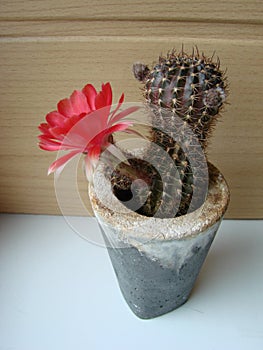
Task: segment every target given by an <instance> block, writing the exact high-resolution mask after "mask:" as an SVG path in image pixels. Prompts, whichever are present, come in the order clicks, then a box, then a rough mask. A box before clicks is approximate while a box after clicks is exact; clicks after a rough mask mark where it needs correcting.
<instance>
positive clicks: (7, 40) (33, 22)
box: [0, 0, 263, 218]
mask: <svg viewBox="0 0 263 350" xmlns="http://www.w3.org/2000/svg"><path fill="white" fill-rule="evenodd" d="M262 15H263V2H262V0H246V1H244V0H223V1H218V0H210V1H208V0H203V1H194V0H188V1H184V2H182V1H179V0H174V1H173V0H167V1H161V0H158V1H157V0H151V1H150V0H144V1H137V0H135V1H123V0H100V1H97V0H89V1H85V0H81V1H80V0H75V1H72V0H57V1H53V0H46V1H43V0H41V1H40V0H25V1H22V0H1V1H0V50H1V51H0V52H1V53H0V79H1V92H0V133H1V134H0V136H1V151H0V156H1V173H0V187H1V192H0V200H1V208H0V210H1V211H2V212H17V213H46V214H60V208H59V206H58V204H57V201H56V196H55V191H54V185H53V177H52V176H50V177H47V176H46V173H47V168H48V166H49V164H50V163H51V162H52V161H53V160H54V159H55V156H56V154H55V153H51V152H50V153H49V152H44V151H40V150H39V149H38V147H37V135H38V130H37V126H38V124H39V123H40V122H42V121H43V120H44V117H45V115H46V113H47V112H49V111H51V110H54V109H55V108H56V103H57V102H58V101H59V100H60V99H62V98H64V97H67V96H69V95H70V93H71V92H72V91H73V90H74V89H80V88H82V86H84V84H86V83H87V82H90V83H92V84H94V85H95V86H96V87H97V88H99V87H100V84H101V83H102V82H106V81H110V82H111V83H112V85H113V88H114V96H115V102H116V101H117V98H118V97H119V95H120V93H121V92H122V91H125V93H126V101H141V100H142V98H141V96H140V89H139V84H138V83H137V82H136V81H135V80H134V78H133V77H132V74H131V66H132V63H133V62H135V61H138V60H140V61H144V62H146V63H150V64H151V63H152V62H154V61H155V60H156V59H157V58H158V55H159V53H161V52H163V53H166V51H167V50H169V49H171V48H178V49H180V48H181V45H182V43H184V47H185V51H188V50H189V51H191V50H192V47H193V45H198V47H199V49H200V50H201V51H204V52H205V53H206V54H207V55H211V54H212V53H213V51H214V50H216V54H217V55H218V56H219V57H220V59H221V63H222V67H223V68H227V69H228V77H229V82H230V92H231V93H230V96H229V102H230V105H228V106H227V108H226V111H225V113H224V115H223V117H222V119H221V120H222V122H221V123H219V124H218V126H217V129H216V131H215V134H214V138H213V140H212V142H211V145H210V150H209V156H210V160H211V161H212V162H214V163H215V164H216V165H217V166H218V167H219V168H220V170H221V171H222V172H223V173H224V175H225V177H226V179H227V181H228V182H229V185H230V188H231V195H232V196H231V204H230V207H229V210H228V212H227V217H228V218H262V217H263V201H262V198H263V180H262V178H263V143H262V135H263V116H262V100H263V97H262V91H263V74H262V57H263V46H262V34H263V17H262ZM79 189H80V191H81V193H82V196H84V197H85V196H86V183H85V181H84V180H83V179H82V178H81V177H80V180H79ZM65 193H67V186H65ZM83 193H84V195H83ZM85 201H86V202H87V199H84V202H85ZM65 205H66V207H67V210H68V213H71V214H78V209H77V208H75V207H74V204H73V203H72V201H71V200H70V197H69V196H68V200H67V203H66V204H65ZM87 205H88V204H87Z"/></svg>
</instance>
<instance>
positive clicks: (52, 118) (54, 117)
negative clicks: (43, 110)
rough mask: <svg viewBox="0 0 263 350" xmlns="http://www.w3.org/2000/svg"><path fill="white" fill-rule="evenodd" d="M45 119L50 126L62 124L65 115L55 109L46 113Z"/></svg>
mask: <svg viewBox="0 0 263 350" xmlns="http://www.w3.org/2000/svg"><path fill="white" fill-rule="evenodd" d="M46 121H47V122H48V124H49V125H50V126H63V124H64V121H65V117H64V116H63V115H62V114H60V113H58V112H57V111H53V112H50V113H48V114H47V115H46Z"/></svg>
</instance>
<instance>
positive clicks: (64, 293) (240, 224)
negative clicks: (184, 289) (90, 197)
mask: <svg viewBox="0 0 263 350" xmlns="http://www.w3.org/2000/svg"><path fill="white" fill-rule="evenodd" d="M77 220H78V221H79V224H80V225H82V226H83V227H85V229H86V230H89V231H90V232H93V234H95V235H100V232H99V229H98V227H97V224H96V221H95V219H94V218H79V219H77ZM262 224H263V222H262V221H256V220H254V221H224V222H223V223H222V225H221V228H220V230H219V232H218V234H217V236H216V239H215V241H214V243H213V245H212V248H211V250H210V253H209V255H208V257H207V260H206V262H205V264H204V266H203V269H202V271H201V274H200V276H199V278H198V281H197V283H196V286H195V288H194V290H193V292H192V295H191V298H190V299H189V301H188V302H187V303H186V304H185V305H183V306H182V307H180V308H179V309H177V310H175V311H173V312H170V313H168V314H166V315H164V316H161V317H158V318H156V319H153V320H140V319H138V318H137V317H136V316H134V315H133V313H132V312H131V311H130V309H129V308H128V306H127V305H126V303H125V301H124V300H123V298H122V295H121V293H120V291H119V288H118V285H117V281H116V278H115V275H114V272H113V269H112V266H111V263H110V260H109V257H108V255H107V251H106V249H105V248H102V247H99V246H96V245H94V244H91V243H90V242H87V241H86V240H84V239H83V238H81V237H80V236H79V235H78V234H76V233H75V232H74V230H73V229H72V227H71V226H70V225H69V224H68V223H67V222H66V221H65V219H64V218H63V217H55V216H40V215H39V216H37V215H14V214H9V215H8V214H1V215H0V228H1V231H0V350H44V349H45V350H69V349H70V350H75V349H76V350H88V349H90V350H93V349H95V350H97V349H98V350H104V349H110V350H111V349H112V350H113V349H114V350H119V349H123V350H124V349H125V350H126V349H139V350H140V349H147V350H148V349H150V350H155V349H173V350H174V349H180V350H184V349H186V350H188V349H189V350H190V349H195V350H198V349H202V350H206V349H211V350H213V349H218V350H219V349H220V350H228V349H231V350H235V349H238V350H242V349H249V350H257V349H261V350H262V349H263V225H262Z"/></svg>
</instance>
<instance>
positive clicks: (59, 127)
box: [38, 83, 138, 180]
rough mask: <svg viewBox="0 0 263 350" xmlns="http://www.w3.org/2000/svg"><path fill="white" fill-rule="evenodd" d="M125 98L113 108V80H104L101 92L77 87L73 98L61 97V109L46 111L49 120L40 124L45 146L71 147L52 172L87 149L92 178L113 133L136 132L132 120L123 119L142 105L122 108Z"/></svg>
mask: <svg viewBox="0 0 263 350" xmlns="http://www.w3.org/2000/svg"><path fill="white" fill-rule="evenodd" d="M123 101H124V94H122V95H121V97H120V99H119V102H118V104H117V107H116V108H115V109H114V110H113V111H111V108H112V89H111V85H110V83H106V84H102V87H101V91H100V92H97V91H96V89H95V88H94V86H93V85H91V84H87V85H86V86H84V88H83V89H82V90H81V91H79V90H75V91H74V92H73V93H72V95H71V96H70V98H66V99H63V100H61V101H60V102H59V103H58V104H57V110H56V111H53V112H50V113H48V114H47V115H46V123H41V124H40V125H39V130H40V131H41V133H42V134H41V135H40V136H38V138H39V141H40V142H39V147H40V148H41V149H43V150H46V151H59V150H65V151H69V153H67V154H66V155H64V156H62V157H60V158H58V159H57V160H56V161H55V162H53V163H52V164H51V165H50V167H49V169H48V174H50V173H52V172H54V171H55V170H57V169H62V168H63V167H64V165H65V164H66V163H67V162H68V161H69V160H70V159H71V158H73V157H75V156H76V155H77V154H80V153H84V154H85V165H86V174H87V177H88V179H89V180H91V178H92V173H93V170H94V168H95V166H96V164H97V162H98V160H99V157H100V154H101V153H102V152H103V150H105V149H106V148H107V147H108V146H109V145H111V143H110V141H111V139H112V138H111V135H112V134H113V133H114V132H116V131H125V132H130V133H131V132H133V131H132V130H130V129H129V127H130V126H131V125H132V122H131V121H127V120H122V119H123V118H125V117H126V116H127V115H129V114H130V113H133V112H134V111H136V110H137V109H138V107H130V108H127V109H125V110H123V111H119V109H120V107H121V105H122V103H123Z"/></svg>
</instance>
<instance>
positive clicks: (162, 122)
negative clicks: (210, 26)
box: [111, 51, 226, 217]
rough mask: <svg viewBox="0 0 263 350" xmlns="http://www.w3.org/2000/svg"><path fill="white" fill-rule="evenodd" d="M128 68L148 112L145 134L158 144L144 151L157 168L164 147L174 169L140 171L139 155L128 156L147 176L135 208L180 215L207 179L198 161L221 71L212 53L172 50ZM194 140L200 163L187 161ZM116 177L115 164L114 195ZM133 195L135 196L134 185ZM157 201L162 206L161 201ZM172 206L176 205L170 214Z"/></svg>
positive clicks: (194, 204)
mask: <svg viewBox="0 0 263 350" xmlns="http://www.w3.org/2000/svg"><path fill="white" fill-rule="evenodd" d="M133 72H134V76H135V78H137V79H138V80H139V81H141V82H142V83H143V84H144V97H145V101H146V105H147V108H149V110H150V111H151V116H152V118H151V119H152V130H151V137H150V138H151V141H152V142H153V143H154V144H155V145H157V146H158V147H159V148H160V152H158V151H154V152H153V150H152V149H151V147H150V149H149V151H148V152H149V154H151V157H152V154H153V155H154V157H155V158H157V162H158V164H160V167H161V166H162V165H161V164H162V151H165V152H167V153H168V154H169V156H170V157H171V158H172V159H173V162H174V165H175V168H176V170H177V174H175V172H174V169H173V170H171V169H169V168H167V169H163V171H164V173H165V176H162V178H160V176H159V175H158V172H156V169H154V167H151V166H150V165H148V166H147V167H146V168H147V169H146V168H145V170H144V166H142V164H140V161H139V160H137V161H136V160H133V161H132V163H133V164H132V163H131V166H134V165H135V163H136V162H137V163H138V164H140V165H138V164H137V165H136V167H137V168H138V169H140V173H141V174H142V173H143V177H146V176H147V174H148V176H149V178H150V180H149V181H148V186H149V192H148V197H147V200H146V201H145V202H144V204H143V205H142V206H141V208H140V209H139V210H138V212H139V213H141V214H143V215H147V216H153V215H155V216H158V217H171V216H179V215H184V214H186V213H187V212H189V210H190V206H191V210H190V211H192V210H195V209H197V208H198V207H199V206H200V205H201V204H202V203H203V201H204V199H205V198H204V188H203V187H202V184H205V183H206V182H207V167H206V162H205V164H204V162H202V161H201V160H202V159H203V155H204V152H205V149H206V147H207V143H208V138H209V136H210V134H211V130H212V128H213V126H214V125H215V121H216V119H217V116H218V113H219V112H220V109H221V107H222V105H223V102H224V101H225V97H226V82H225V78H224V74H223V73H222V72H221V71H220V63H219V61H217V62H216V63H214V62H213V59H212V58H206V57H205V56H204V55H199V53H198V51H196V52H193V54H192V55H187V54H186V53H184V52H180V53H179V54H176V53H175V51H172V52H170V53H168V54H167V56H166V57H160V58H159V62H158V63H157V64H156V65H155V66H154V67H153V68H152V69H149V68H148V67H147V66H146V65H144V64H141V63H136V64H134V66H133ZM196 139H197V140H198V141H199V143H200V145H201V147H200V148H199V149H198V148H197V149H198V151H197V152H198V153H199V154H196V158H197V159H198V158H200V162H198V161H197V162H195V164H193V163H192V162H191V161H190V158H189V155H190V152H192V144H193V142H194V141H195V140H196ZM201 153H202V154H201ZM150 159H151V158H150ZM178 174H179V176H178ZM196 174H197V175H196ZM176 175H177V176H176ZM196 176H197V177H198V179H196V178H195V177H196ZM121 178H122V172H121V170H120V169H119V170H117V172H116V171H115V173H114V174H113V176H112V180H111V182H112V186H113V189H114V191H115V193H116V195H117V194H118V188H119V183H120V182H121V181H120V180H121ZM197 180H198V181H197ZM196 183H198V186H196ZM194 191H195V195H194V196H193V192H194ZM135 194H136V195H137V196H138V198H139V197H140V195H141V193H140V189H139V188H138V189H136V191H135ZM144 195H145V193H144ZM163 201H165V206H162V202H163ZM138 202H140V200H139V199H138ZM175 207H176V208H178V210H177V211H176V214H175V215H174V208H175ZM158 208H161V210H159V211H158ZM156 213H158V214H156Z"/></svg>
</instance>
